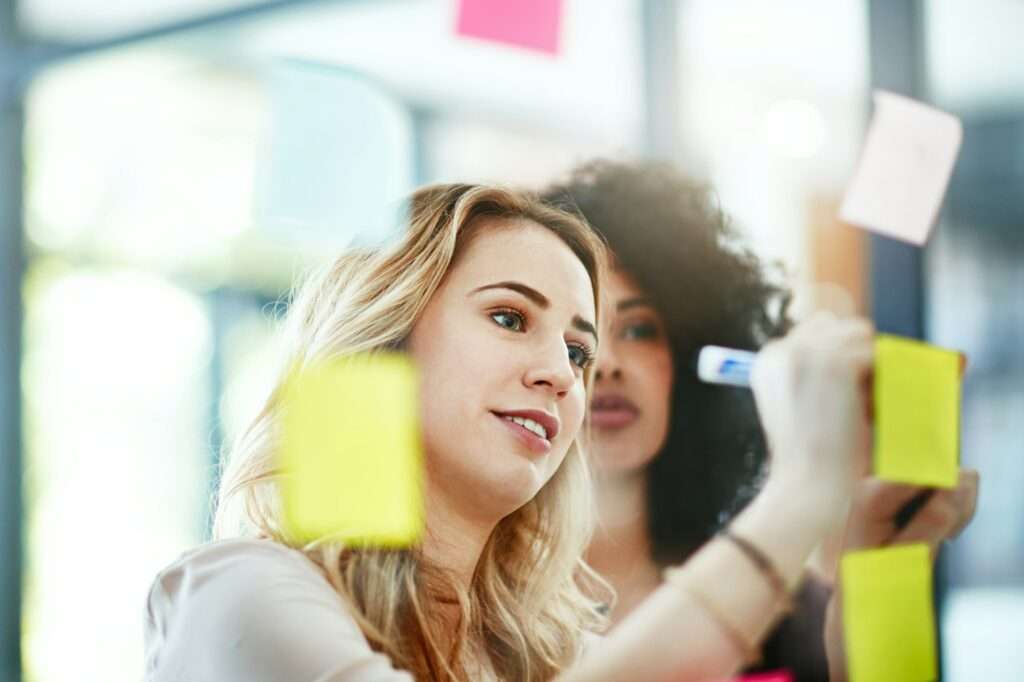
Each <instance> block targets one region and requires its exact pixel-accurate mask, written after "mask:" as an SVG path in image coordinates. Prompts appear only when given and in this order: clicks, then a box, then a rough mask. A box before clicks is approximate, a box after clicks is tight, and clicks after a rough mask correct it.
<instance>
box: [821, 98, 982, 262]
mask: <svg viewBox="0 0 1024 682" xmlns="http://www.w3.org/2000/svg"><path fill="white" fill-rule="evenodd" d="M962 138H963V127H962V126H961V124H960V120H959V119H958V118H956V117H955V116H953V115H951V114H947V113H946V112H944V111H939V110H938V109H933V108H932V107H929V106H926V105H924V104H921V103H920V102H916V101H914V100H912V99H909V98H907V97H903V96H901V95H894V94H893V93H891V92H884V91H881V90H880V91H878V92H876V93H875V114H874V116H873V117H872V120H871V126H870V127H869V128H868V133H867V137H866V139H865V141H864V151H863V153H862V155H861V158H860V164H859V165H858V167H857V172H856V174H855V175H854V177H853V181H852V182H851V183H850V186H849V188H848V189H847V191H846V196H845V197H844V198H843V204H842V206H841V207H840V209H839V217H840V218H842V219H843V220H845V221H846V222H848V223H852V224H854V225H858V226H860V227H864V228H867V229H869V230H872V231H874V232H878V233H880V234H884V235H886V236H889V237H893V238H895V239H900V240H902V241H905V242H910V243H911V244H916V245H918V246H920V245H922V244H924V243H925V241H926V240H927V239H928V233H929V232H930V231H931V228H932V226H933V225H934V223H935V219H936V217H937V216H938V213H939V208H940V206H941V205H942V199H943V197H944V196H945V193H946V187H947V185H948V184H949V178H950V176H951V175H952V173H953V166H954V164H955V163H956V157H957V154H958V153H959V151H960V142H961V140H962Z"/></svg>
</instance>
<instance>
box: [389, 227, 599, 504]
mask: <svg viewBox="0 0 1024 682" xmlns="http://www.w3.org/2000/svg"><path fill="white" fill-rule="evenodd" d="M477 229H478V230H479V231H478V232H477V234H476V235H475V237H474V238H473V239H472V240H471V242H470V243H469V245H468V246H467V247H466V248H465V250H464V251H463V252H462V253H461V254H460V256H459V258H458V259H457V260H456V262H455V264H454V265H453V266H452V267H451V269H450V270H449V271H448V273H447V275H446V276H445V279H444V281H443V283H442V284H441V286H440V288H439V289H438V290H437V292H436V293H435V294H434V296H433V297H432V298H431V299H430V301H429V302H428V304H427V306H426V308H425V309H424V311H423V314H422V315H421V317H420V319H419V320H418V321H417V323H416V325H415V327H414V328H413V331H412V334H411V337H410V342H409V349H410V353H411V355H412V356H413V359H414V360H415V361H416V363H417V365H418V367H419V370H420V380H421V389H420V396H421V403H422V405H421V417H422V420H423V424H422V428H423V438H424V445H425V449H426V453H427V483H428V495H431V496H433V495H437V494H441V495H443V496H444V502H445V503H446V504H448V505H455V506H458V507H460V509H457V510H456V511H458V512H459V513H460V514H461V515H463V516H466V515H469V516H470V517H472V516H477V517H479V518H481V519H483V520H487V521H493V520H494V518H495V517H497V518H501V517H502V516H505V515H507V514H509V513H511V512H513V511H515V510H516V509H518V508H519V507H520V506H522V505H523V504H525V503H526V502H528V501H529V500H530V499H532V498H533V496H534V495H536V494H537V492H538V491H540V489H541V487H542V486H543V485H544V484H545V483H546V482H547V481H548V480H549V479H550V478H551V476H552V475H553V474H554V473H555V471H556V470H557V469H558V466H559V464H561V462H562V459H563V458H564V457H565V454H566V452H567V450H568V449H569V447H570V445H571V444H572V443H573V440H574V439H575V438H576V435H577V432H578V431H579V429H580V427H581V425H582V423H583V417H584V413H585V411H586V393H585V390H584V383H583V368H584V367H585V366H586V365H587V364H588V363H589V358H590V356H591V355H592V353H593V349H595V348H596V346H597V338H596V330H595V329H594V326H593V325H594V319H595V314H594V313H595V303H594V296H593V291H592V287H591V282H590V277H589V275H588V274H587V271H586V269H585V268H584V267H583V264H582V263H581V262H580V260H579V259H578V258H577V257H576V255H575V254H574V253H573V252H572V250H571V249H570V248H569V247H568V246H567V245H566V244H565V243H564V242H563V241H562V240H561V239H560V238H559V237H558V236H557V235H555V234H554V233H553V232H551V231H550V230H548V229H547V228H545V227H542V226H540V225H538V224H536V223H533V222H531V221H527V220H515V221H508V220H500V219H492V218H485V219H482V222H481V223H480V224H479V225H478V226H477Z"/></svg>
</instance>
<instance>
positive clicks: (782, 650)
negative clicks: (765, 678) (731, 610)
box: [748, 578, 832, 682]
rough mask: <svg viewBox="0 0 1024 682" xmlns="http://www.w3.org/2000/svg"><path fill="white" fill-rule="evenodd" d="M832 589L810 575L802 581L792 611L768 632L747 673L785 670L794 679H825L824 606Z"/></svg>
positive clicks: (807, 681) (800, 681)
mask: <svg viewBox="0 0 1024 682" xmlns="http://www.w3.org/2000/svg"><path fill="white" fill-rule="evenodd" d="M831 597H832V589H831V588H829V587H828V586H827V585H825V584H823V583H822V582H820V581H818V580H815V579H813V578H808V579H807V580H805V581H804V584H803V585H802V586H801V588H800V590H799V591H798V592H797V594H796V597H795V607H794V609H793V612H792V613H791V614H789V616H787V617H786V618H785V619H784V620H782V621H781V622H780V623H779V624H778V625H777V626H776V627H775V629H774V630H773V631H772V632H771V634H769V635H768V639H767V640H766V641H765V644H764V647H763V649H762V659H761V662H760V663H759V664H758V665H757V666H755V667H753V668H751V669H750V670H749V671H748V672H764V671H769V670H780V669H787V670H789V671H790V672H791V673H792V674H793V679H794V681H795V682H827V680H828V659H827V658H826V657H825V608H826V607H827V606H828V601H829V599H830V598H831Z"/></svg>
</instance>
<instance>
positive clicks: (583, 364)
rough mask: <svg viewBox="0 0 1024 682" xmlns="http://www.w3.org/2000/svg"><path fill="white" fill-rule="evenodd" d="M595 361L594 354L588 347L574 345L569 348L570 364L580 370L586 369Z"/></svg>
mask: <svg viewBox="0 0 1024 682" xmlns="http://www.w3.org/2000/svg"><path fill="white" fill-rule="evenodd" d="M593 360H594V352H593V351H592V350H590V349H589V348H587V347H586V346H579V345H576V344H572V345H570V346H569V362H571V363H573V364H574V365H576V366H577V367H579V368H580V369H586V368H587V367H588V366H589V365H590V363H591V362H592V361H593Z"/></svg>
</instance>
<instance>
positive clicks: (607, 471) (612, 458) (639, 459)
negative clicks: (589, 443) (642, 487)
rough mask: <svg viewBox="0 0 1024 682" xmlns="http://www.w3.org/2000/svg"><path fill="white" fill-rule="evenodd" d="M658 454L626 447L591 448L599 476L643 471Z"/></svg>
mask: <svg viewBox="0 0 1024 682" xmlns="http://www.w3.org/2000/svg"><path fill="white" fill-rule="evenodd" d="M656 456H657V455H640V454H638V453H637V452H636V451H635V450H630V449H625V448H591V457H592V461H593V462H594V469H595V471H596V472H597V474H598V476H599V477H600V476H604V477H609V476H611V477H622V476H632V475H635V474H639V473H641V472H642V471H643V470H644V469H646V468H647V466H648V465H649V464H650V463H651V461H653V460H654V458H655V457H656Z"/></svg>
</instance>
